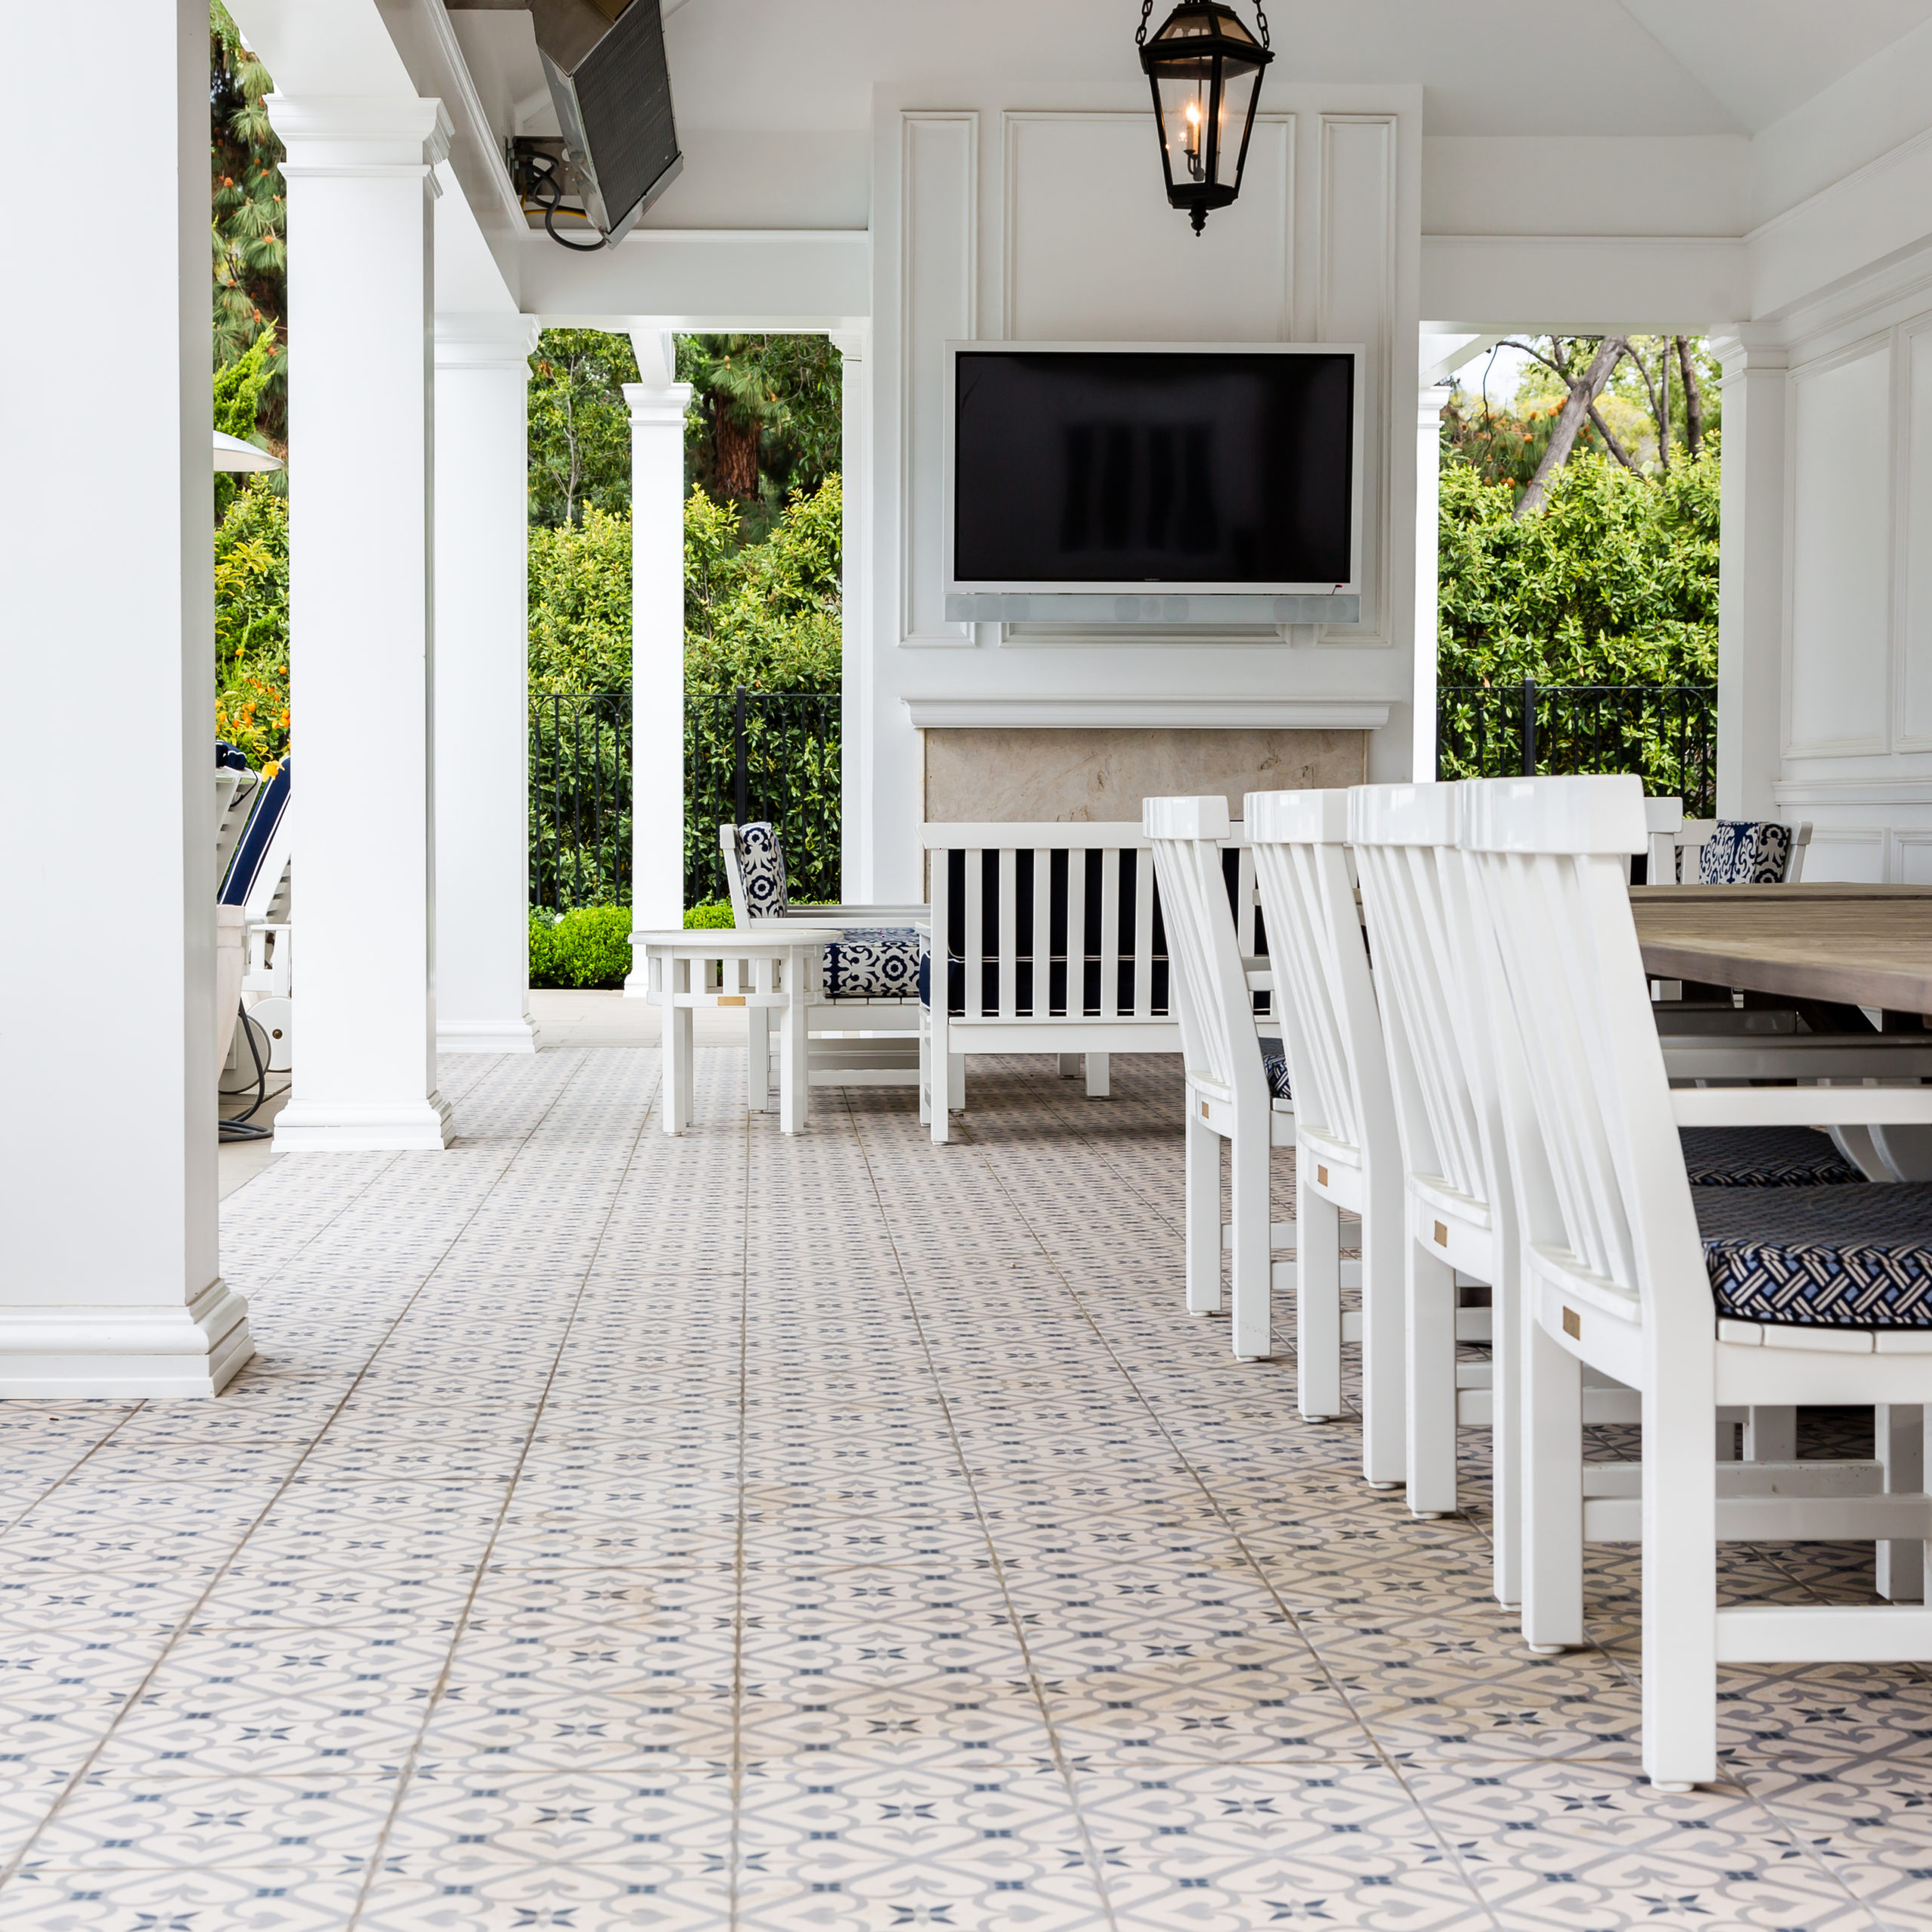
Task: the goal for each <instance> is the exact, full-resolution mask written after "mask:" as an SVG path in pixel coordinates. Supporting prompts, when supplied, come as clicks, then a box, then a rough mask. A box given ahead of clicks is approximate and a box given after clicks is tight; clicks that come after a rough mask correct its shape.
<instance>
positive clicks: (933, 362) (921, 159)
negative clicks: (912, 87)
mask: <svg viewBox="0 0 1932 1932" xmlns="http://www.w3.org/2000/svg"><path fill="white" fill-rule="evenodd" d="M899 144H900V145H899V152H900V167H899V179H900V190H899V192H900V232H899V248H900V261H899V303H898V308H899V342H898V349H899V425H898V427H899V462H898V476H897V485H898V489H897V497H898V512H899V514H898V519H897V521H898V526H899V599H898V611H899V641H900V643H901V644H902V645H915V646H937V647H939V648H943V649H945V648H950V649H955V650H958V649H962V648H963V649H971V648H972V647H973V646H974V645H975V644H977V641H978V638H977V633H976V632H975V629H974V626H972V625H971V624H949V623H947V622H946V619H945V616H944V611H945V600H944V586H943V581H942V577H943V561H942V559H943V546H942V542H941V537H942V532H941V530H940V505H941V503H942V501H943V497H944V489H943V480H944V479H943V475H942V474H941V466H942V463H943V450H944V441H945V438H944V433H943V432H944V420H943V419H944V409H945V399H944V396H943V393H942V385H943V383H944V381H945V371H946V358H945V346H946V343H948V342H949V341H962V340H968V339H969V338H971V337H973V336H974V335H976V334H977V333H978V328H979V287H978V279H979V278H978V268H979V252H980V251H979V221H980V215H979V173H980V165H979V157H980V117H979V115H978V114H977V112H973V111H971V110H958V111H953V110H934V109H912V110H906V111H904V112H902V113H901V114H900V134H899Z"/></svg>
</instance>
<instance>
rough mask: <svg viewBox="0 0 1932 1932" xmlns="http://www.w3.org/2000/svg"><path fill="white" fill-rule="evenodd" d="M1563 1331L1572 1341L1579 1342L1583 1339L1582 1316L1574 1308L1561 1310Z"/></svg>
mask: <svg viewBox="0 0 1932 1932" xmlns="http://www.w3.org/2000/svg"><path fill="white" fill-rule="evenodd" d="M1563 1332H1564V1334H1566V1335H1567V1336H1568V1337H1570V1339H1571V1340H1572V1341H1574V1342H1580V1341H1581V1340H1583V1317H1582V1316H1581V1315H1579V1314H1578V1313H1577V1311H1576V1310H1575V1309H1574V1308H1566V1309H1564V1311H1563Z"/></svg>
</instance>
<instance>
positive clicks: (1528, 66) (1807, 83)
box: [666, 0, 1932, 134]
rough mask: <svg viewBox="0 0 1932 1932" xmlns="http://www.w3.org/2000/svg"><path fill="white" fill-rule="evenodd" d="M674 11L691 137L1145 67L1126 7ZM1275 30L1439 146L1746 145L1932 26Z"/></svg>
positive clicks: (1329, 18)
mask: <svg viewBox="0 0 1932 1932" xmlns="http://www.w3.org/2000/svg"><path fill="white" fill-rule="evenodd" d="M1237 4H1239V5H1242V6H1243V7H1244V8H1245V7H1246V5H1247V0H1237ZM1163 11H1164V7H1162V6H1158V5H1157V9H1156V15H1155V17H1156V19H1157V20H1158V17H1160V14H1161V12H1163ZM667 12H668V13H669V19H668V21H667V24H666V35H667V39H668V42H669V48H670V54H671V62H672V84H673V86H674V88H675V93H676V100H677V106H678V119H679V121H680V122H684V123H688V124H689V125H692V126H694V127H717V128H724V127H733V126H738V127H743V126H746V125H753V126H758V127H761V128H765V129H767V130H773V129H783V128H798V129H819V130H829V129H834V128H851V129H857V128H863V127H865V126H866V125H868V123H869V118H870V112H871V98H870V97H871V88H872V84H873V83H874V82H924V81H930V80H932V79H934V78H937V77H940V76H956V77H958V78H961V79H962V80H963V79H968V78H979V77H981V76H983V75H989V74H992V73H999V74H1002V75H1008V76H1011V75H1016V74H1023V75H1026V76H1027V77H1029V78H1036V79H1038V80H1041V81H1044V82H1049V83H1051V82H1063V83H1064V82H1081V83H1091V82H1119V81H1121V80H1123V79H1132V78H1136V77H1137V71H1138V70H1137V66H1136V64H1135V61H1134V45H1133V35H1134V26H1135V23H1136V22H1137V19H1138V16H1139V9H1138V8H1137V6H1136V5H1134V0H682V4H681V5H678V7H676V8H675V11H672V10H669V9H667ZM1929 18H1932V0H1275V4H1274V5H1271V6H1270V7H1269V20H1270V22H1271V24H1272V29H1273V34H1274V44H1275V52H1276V60H1277V64H1276V66H1275V72H1276V73H1277V74H1279V75H1286V76H1290V77H1293V78H1297V79H1303V80H1309V81H1331V82H1371V83H1372V82H1390V81H1397V82H1420V84H1421V85H1422V86H1423V88H1424V89H1425V96H1424V98H1425V103H1426V126H1427V129H1428V131H1429V133H1431V134H1755V133H1757V132H1758V131H1759V130H1761V128H1764V127H1767V126H1768V125H1770V123H1771V122H1774V121H1775V120H1777V118H1780V116H1781V115H1785V114H1788V113H1789V112H1791V111H1792V109H1794V108H1795V107H1797V106H1800V105H1801V104H1802V103H1803V102H1804V101H1805V100H1807V99H1808V98H1809V97H1810V96H1812V95H1813V94H1816V93H1817V92H1818V91H1820V90H1821V89H1823V88H1826V87H1827V86H1829V85H1830V84H1831V83H1832V82H1834V81H1835V80H1838V79H1839V78H1841V77H1842V76H1843V75H1844V74H1846V73H1847V72H1850V70H1851V69H1853V68H1854V67H1856V66H1858V65H1859V64H1860V63H1861V62H1862V61H1864V60H1867V59H1869V58H1870V57H1872V56H1873V55H1874V54H1878V53H1879V52H1881V51H1882V50H1883V49H1884V48H1886V47H1887V46H1889V45H1891V44H1892V43H1893V42H1894V41H1896V40H1897V39H1898V38H1900V37H1901V36H1902V35H1904V34H1906V33H1908V32H1910V31H1912V29H1914V28H1915V27H1917V26H1920V25H1921V23H1924V22H1925V21H1926V20H1927V19H1929Z"/></svg>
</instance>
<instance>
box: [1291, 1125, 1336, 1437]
mask: <svg viewBox="0 0 1932 1932" xmlns="http://www.w3.org/2000/svg"><path fill="white" fill-rule="evenodd" d="M1308 1166H1309V1157H1308V1155H1306V1154H1303V1155H1300V1156H1299V1157H1298V1158H1297V1160H1296V1162H1295V1405H1296V1407H1297V1408H1298V1409H1299V1410H1300V1412H1301V1415H1302V1418H1303V1420H1304V1421H1306V1422H1332V1421H1334V1419H1335V1418H1336V1417H1337V1416H1339V1415H1340V1414H1341V1413H1342V1217H1341V1213H1340V1210H1339V1209H1338V1208H1337V1207H1336V1205H1335V1204H1334V1201H1330V1200H1327V1199H1326V1198H1324V1196H1322V1195H1319V1194H1318V1193H1316V1192H1315V1189H1313V1188H1312V1186H1310V1185H1309V1181H1308V1177H1307V1174H1306V1168H1308Z"/></svg>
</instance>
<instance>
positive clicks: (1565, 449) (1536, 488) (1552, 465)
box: [1511, 335, 1630, 523]
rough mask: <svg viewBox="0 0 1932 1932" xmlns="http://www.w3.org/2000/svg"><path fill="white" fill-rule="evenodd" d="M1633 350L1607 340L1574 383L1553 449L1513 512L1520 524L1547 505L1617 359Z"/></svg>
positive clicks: (1551, 438) (1611, 338)
mask: <svg viewBox="0 0 1932 1932" xmlns="http://www.w3.org/2000/svg"><path fill="white" fill-rule="evenodd" d="M1629 346H1630V345H1629V343H1627V342H1626V341H1625V340H1624V339H1623V337H1621V336H1620V335H1613V336H1606V337H1604V340H1603V341H1602V342H1601V344H1599V345H1598V349H1597V352H1596V354H1595V355H1593V356H1592V358H1590V366H1589V368H1588V369H1587V370H1586V371H1584V373H1583V374H1582V375H1581V376H1580V377H1577V378H1575V379H1574V380H1572V381H1571V384H1570V397H1569V400H1568V401H1567V402H1565V403H1564V405H1563V408H1562V410H1561V413H1560V414H1558V417H1557V419H1556V426H1555V429H1552V431H1551V432H1550V435H1549V448H1547V449H1546V450H1545V451H1543V460H1542V462H1540V463H1538V464H1537V473H1536V474H1535V475H1534V476H1532V477H1531V478H1530V484H1529V488H1527V489H1526V490H1525V491H1524V492H1523V494H1522V497H1521V500H1520V501H1519V502H1518V503H1517V505H1516V507H1515V509H1514V510H1513V511H1512V512H1511V514H1512V516H1513V517H1514V518H1515V521H1517V522H1518V523H1520V522H1521V521H1522V520H1523V518H1524V517H1526V516H1527V515H1529V513H1530V512H1531V510H1533V509H1535V508H1536V507H1537V505H1538V504H1539V503H1541V502H1542V501H1543V493H1544V492H1545V491H1546V490H1548V488H1549V479H1550V478H1551V476H1552V475H1554V474H1555V472H1556V471H1557V470H1558V469H1559V468H1560V467H1561V466H1562V465H1563V464H1564V463H1567V462H1568V461H1569V460H1570V452H1571V451H1572V450H1573V449H1574V448H1576V445H1577V432H1579V431H1580V429H1582V428H1583V420H1584V418H1585V417H1586V415H1587V414H1589V411H1590V410H1591V408H1592V407H1593V406H1594V405H1595V401H1596V399H1597V398H1598V396H1600V395H1602V393H1603V389H1604V383H1607V382H1608V381H1609V380H1610V372H1611V371H1612V370H1613V369H1614V368H1616V367H1617V358H1618V357H1619V356H1620V355H1623V354H1624V353H1625V352H1626V350H1627V349H1629Z"/></svg>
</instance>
